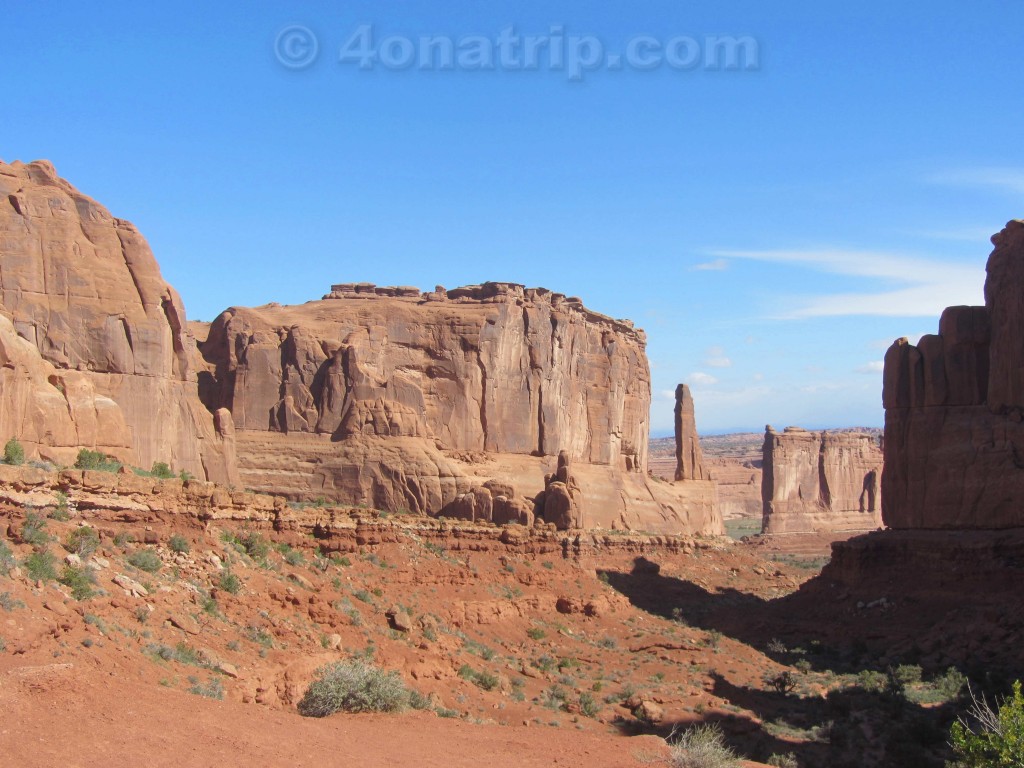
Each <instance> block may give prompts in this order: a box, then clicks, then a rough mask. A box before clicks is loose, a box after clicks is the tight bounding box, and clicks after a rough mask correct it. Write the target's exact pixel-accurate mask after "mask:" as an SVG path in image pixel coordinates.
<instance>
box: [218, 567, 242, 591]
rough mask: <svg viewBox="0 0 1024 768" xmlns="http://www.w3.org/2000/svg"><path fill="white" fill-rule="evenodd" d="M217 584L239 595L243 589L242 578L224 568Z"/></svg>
mask: <svg viewBox="0 0 1024 768" xmlns="http://www.w3.org/2000/svg"><path fill="white" fill-rule="evenodd" d="M217 586H218V587H219V588H220V589H223V590H224V591H225V592H230V593H231V594H232V595H237V594H238V593H239V592H241V591H242V580H241V579H240V578H238V577H237V576H235V574H233V573H232V572H231V571H229V570H224V571H221V574H220V577H219V578H218V579H217Z"/></svg>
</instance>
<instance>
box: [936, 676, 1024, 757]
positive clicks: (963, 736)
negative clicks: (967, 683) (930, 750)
mask: <svg viewBox="0 0 1024 768" xmlns="http://www.w3.org/2000/svg"><path fill="white" fill-rule="evenodd" d="M971 699H972V703H971V706H970V708H969V709H968V711H967V717H966V718H964V717H961V718H959V719H958V720H957V721H956V722H955V723H953V727H952V729H951V730H950V746H951V747H953V752H954V753H955V754H956V756H957V758H958V760H959V761H958V762H957V763H956V764H955V765H957V766H961V767H962V768H1019V767H1020V766H1022V765H1024V696H1022V695H1021V686H1020V681H1019V680H1018V681H1017V682H1015V683H1014V684H1013V693H1012V694H1011V696H1010V697H1009V698H1007V699H1006V700H1005V701H1003V703H1002V704H1000V705H999V706H998V710H994V709H993V708H992V706H991V705H990V704H989V703H988V702H987V701H986V700H985V699H984V698H981V699H979V698H977V697H975V696H974V695H973V694H972V695H971ZM968 721H971V722H968Z"/></svg>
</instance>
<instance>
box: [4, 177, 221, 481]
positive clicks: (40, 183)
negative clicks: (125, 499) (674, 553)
mask: <svg viewBox="0 0 1024 768" xmlns="http://www.w3.org/2000/svg"><path fill="white" fill-rule="evenodd" d="M193 346H194V343H193V341H192V339H191V338H190V337H189V336H188V334H187V332H186V330H185V311H184V308H183V306H182V304H181V300H180V299H179V298H178V295H177V293H175V291H174V289H173V288H171V287H170V286H169V285H168V284H167V283H166V282H164V280H163V278H162V277H161V276H160V269H159V267H158V266H157V263H156V260H155V259H154V258H153V254H152V252H151V251H150V249H149V246H148V245H147V244H146V241H145V239H144V238H143V237H142V235H141V234H139V232H138V230H136V229H135V227H133V226H132V225H131V224H130V223H129V222H127V221H124V220H122V219H117V218H114V217H113V216H111V215H110V213H109V212H108V211H107V210H106V209H105V208H104V207H103V206H101V205H99V204H98V203H97V202H95V201H94V200H91V199H90V198H88V197H86V196H85V195H83V194H81V193H80V192H78V191H77V190H76V189H75V188H74V187H72V186H71V185H70V184H68V182H66V181H64V180H63V179H61V178H59V177H58V176H57V173H56V171H55V170H54V168H53V166H52V165H51V164H50V163H48V162H45V161H39V162H34V163H28V164H24V163H20V162H14V163H11V164H6V163H3V162H0V366H2V367H0V387H2V395H3V396H2V400H0V439H2V440H4V441H6V440H7V439H8V438H10V437H17V438H18V439H19V440H20V441H21V442H22V443H23V444H24V445H25V447H26V448H27V449H28V451H29V454H30V456H34V457H42V458H49V459H53V460H55V461H58V462H61V463H65V464H68V463H73V462H74V457H75V454H76V453H77V450H78V448H81V447H87V448H92V449H97V450H101V451H103V452H106V453H109V454H113V455H115V456H117V457H118V458H120V459H122V460H124V461H126V462H129V463H131V464H134V465H137V466H141V467H144V468H147V469H148V468H149V467H150V466H152V464H153V462H155V461H163V462H167V463H169V464H170V465H172V466H173V467H174V468H175V469H181V470H185V471H187V472H189V473H191V474H193V475H195V476H197V477H200V478H208V479H211V480H216V481H219V482H223V483H232V482H237V479H238V477H237V474H236V473H235V468H234V466H233V464H232V461H231V453H232V451H233V447H232V445H231V439H232V438H231V429H230V425H228V424H227V419H225V418H223V417H224V415H225V414H222V415H221V416H220V417H219V418H217V419H215V416H214V415H211V414H210V413H209V412H207V411H206V410H205V409H204V408H203V407H202V404H201V403H200V401H199V398H198V396H197V393H196V374H195V371H194V370H193V369H192V367H191V363H190V361H189V349H190V347H193ZM217 424H221V425H222V427H224V428H223V429H222V430H221V431H218V430H217V428H216V425H217Z"/></svg>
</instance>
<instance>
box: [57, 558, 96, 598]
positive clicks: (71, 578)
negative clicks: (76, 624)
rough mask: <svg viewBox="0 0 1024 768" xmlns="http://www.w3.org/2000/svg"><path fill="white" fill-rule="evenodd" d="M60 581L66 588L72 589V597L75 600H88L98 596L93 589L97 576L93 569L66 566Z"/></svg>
mask: <svg viewBox="0 0 1024 768" xmlns="http://www.w3.org/2000/svg"><path fill="white" fill-rule="evenodd" d="M58 581H59V582H60V583H61V584H63V585H64V586H66V587H71V596H72V597H73V598H75V600H88V599H89V598H90V597H92V596H93V595H95V594H96V590H95V589H93V585H94V584H95V583H96V576H95V574H94V573H93V571H92V569H91V568H84V567H76V566H74V565H65V566H64V570H63V572H62V573H61V575H60V578H59V579H58Z"/></svg>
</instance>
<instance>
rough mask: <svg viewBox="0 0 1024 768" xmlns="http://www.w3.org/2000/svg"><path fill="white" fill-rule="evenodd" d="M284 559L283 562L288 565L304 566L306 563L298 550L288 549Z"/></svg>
mask: <svg viewBox="0 0 1024 768" xmlns="http://www.w3.org/2000/svg"><path fill="white" fill-rule="evenodd" d="M284 559H285V562H286V563H288V565H295V566H299V565H304V564H305V562H306V558H304V557H303V556H302V553H301V552H299V550H297V549H289V550H288V551H287V552H285V554H284Z"/></svg>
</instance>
